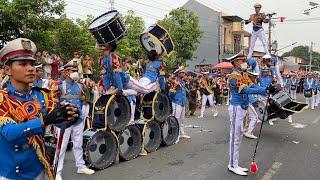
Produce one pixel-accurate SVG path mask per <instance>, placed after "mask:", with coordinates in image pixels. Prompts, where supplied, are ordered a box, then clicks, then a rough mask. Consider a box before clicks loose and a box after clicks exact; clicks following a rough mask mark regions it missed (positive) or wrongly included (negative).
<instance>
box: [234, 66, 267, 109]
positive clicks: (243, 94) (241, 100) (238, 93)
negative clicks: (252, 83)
mask: <svg viewBox="0 0 320 180" xmlns="http://www.w3.org/2000/svg"><path fill="white" fill-rule="evenodd" d="M237 76H242V75H241V74H240V72H239V71H237V70H235V69H234V70H233V72H232V74H231V78H230V80H229V85H230V93H231V101H230V104H231V105H233V106H240V107H241V108H242V109H245V110H246V109H248V106H249V95H250V94H260V95H266V88H265V87H259V86H256V87H249V86H247V85H240V84H241V80H240V79H238V78H237Z"/></svg>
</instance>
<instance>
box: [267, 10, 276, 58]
mask: <svg viewBox="0 0 320 180" xmlns="http://www.w3.org/2000/svg"><path fill="white" fill-rule="evenodd" d="M276 14H277V13H270V14H268V16H269V38H268V41H269V42H268V49H269V53H270V54H271V48H272V43H271V28H272V26H273V24H272V22H271V19H272V16H273V15H276Z"/></svg>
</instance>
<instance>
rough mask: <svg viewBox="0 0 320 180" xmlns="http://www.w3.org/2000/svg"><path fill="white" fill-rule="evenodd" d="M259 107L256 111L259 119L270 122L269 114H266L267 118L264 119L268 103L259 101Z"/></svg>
mask: <svg viewBox="0 0 320 180" xmlns="http://www.w3.org/2000/svg"><path fill="white" fill-rule="evenodd" d="M257 104H258V105H257V106H256V107H255V110H256V112H257V114H258V118H259V120H261V121H262V120H264V121H267V120H268V112H266V113H265V117H264V118H263V113H264V111H265V110H266V109H265V108H266V103H265V102H264V101H257Z"/></svg>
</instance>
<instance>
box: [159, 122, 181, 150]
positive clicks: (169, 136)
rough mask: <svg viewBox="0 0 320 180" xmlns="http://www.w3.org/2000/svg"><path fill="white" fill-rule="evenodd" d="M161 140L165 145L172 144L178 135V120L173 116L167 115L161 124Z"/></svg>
mask: <svg viewBox="0 0 320 180" xmlns="http://www.w3.org/2000/svg"><path fill="white" fill-rule="evenodd" d="M161 132H162V142H163V143H164V144H165V145H167V146H170V145H173V144H174V143H175V142H176V141H177V139H178V137H179V122H178V120H177V118H175V117H174V116H169V117H168V118H167V120H166V121H165V122H163V124H162V129H161Z"/></svg>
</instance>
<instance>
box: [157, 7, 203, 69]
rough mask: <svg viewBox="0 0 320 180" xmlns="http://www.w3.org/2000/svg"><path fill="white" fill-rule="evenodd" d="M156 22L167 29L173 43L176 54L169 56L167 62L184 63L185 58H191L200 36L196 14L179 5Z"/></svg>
mask: <svg viewBox="0 0 320 180" xmlns="http://www.w3.org/2000/svg"><path fill="white" fill-rule="evenodd" d="M158 23H159V24H160V25H161V26H163V27H164V28H166V29H167V30H168V32H169V34H170V36H171V38H172V40H173V42H174V45H175V51H176V55H175V56H172V59H170V58H169V59H168V60H170V62H168V60H167V64H177V63H179V64H185V62H186V60H191V59H192V56H193V53H194V52H195V51H196V49H197V48H198V45H199V43H200V41H199V40H200V38H201V36H202V32H201V30H200V25H199V18H198V16H196V15H195V14H194V13H193V12H192V11H190V10H187V9H185V8H183V7H180V8H177V9H174V10H172V11H171V12H170V13H169V15H167V16H166V17H165V18H164V19H163V20H161V21H159V22H158ZM172 61H177V62H175V63H172Z"/></svg>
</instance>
